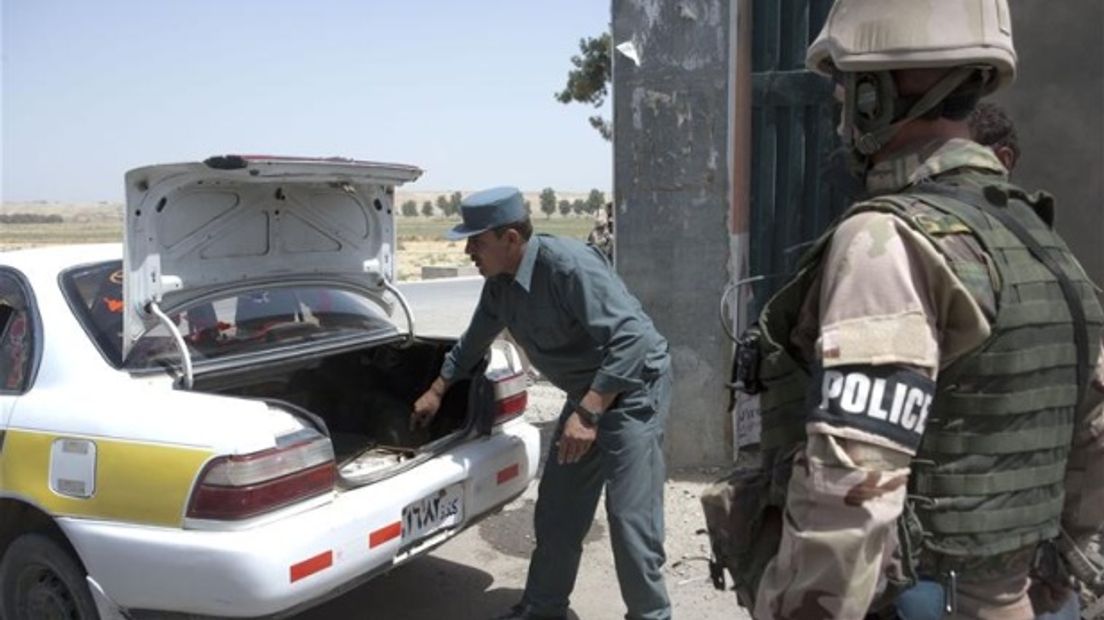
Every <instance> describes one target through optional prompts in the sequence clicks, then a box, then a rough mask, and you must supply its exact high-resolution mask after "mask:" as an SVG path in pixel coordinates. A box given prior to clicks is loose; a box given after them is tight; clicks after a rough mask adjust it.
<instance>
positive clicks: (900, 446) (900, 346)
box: [703, 0, 1104, 620]
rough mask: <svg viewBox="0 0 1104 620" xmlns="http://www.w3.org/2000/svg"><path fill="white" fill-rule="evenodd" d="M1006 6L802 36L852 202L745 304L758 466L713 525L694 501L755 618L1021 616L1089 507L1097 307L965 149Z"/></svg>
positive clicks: (846, 22)
mask: <svg viewBox="0 0 1104 620" xmlns="http://www.w3.org/2000/svg"><path fill="white" fill-rule="evenodd" d="M1008 11H1009V9H1008V6H1007V1H1006V0H985V1H979V2H971V3H963V2H948V1H947V0H878V1H873V0H837V2H836V3H835V5H834V6H833V8H832V11H831V13H830V14H829V16H828V20H827V24H826V25H825V28H824V30H823V32H822V33H821V34H820V36H819V37H818V38H817V39H816V40H815V41H814V42H813V44H812V45H811V46H810V49H809V54H808V59H807V62H808V65H809V67H810V68H811V69H813V70H815V71H818V72H820V73H823V74H826V75H830V76H832V77H833V78H834V79H835V80H836V81H837V83H838V85H839V88H838V89H837V92H838V93H841V94H842V96H843V104H844V113H843V119H842V121H843V122H842V124H841V127H840V130H841V137H842V138H843V139H844V142H845V145H846V146H847V148H848V149H850V151H851V153H852V156H853V164H854V168H855V170H856V172H857V173H859V174H861V175H862V176H863V177H864V179H865V182H866V188H867V190H868V192H869V195H870V197H869V198H868V199H866V200H864V201H863V202H860V203H858V204H856V205H855V206H853V207H852V208H851V209H850V210H849V211H848V212H847V213H846V214H845V215H844V216H843V218H842V219H841V220H840V221H839V222H838V223H837V224H836V225H835V226H834V227H833V228H832V229H831V230H829V231H828V232H827V233H826V234H825V235H824V236H823V237H822V238H821V239H820V240H819V241H818V242H817V243H816V244H815V245H814V246H813V248H812V249H811V250H810V251H809V252H808V253H807V254H806V255H805V257H804V258H803V259H802V261H801V264H800V266H799V270H798V274H797V275H796V276H795V277H794V279H793V280H791V281H790V282H789V283H788V284H787V285H786V286H785V287H783V289H782V290H781V291H780V292H779V293H778V294H777V295H775V296H774V297H773V298H772V299H771V300H770V301H769V302H768V304H767V306H766V308H765V309H764V310H763V313H762V314H761V316H760V319H759V321H758V324H757V327H756V331H757V333H758V334H759V336H758V339H757V340H755V342H757V344H755V345H754V346H755V348H756V350H757V353H758V357H759V361H758V362H757V363H756V364H755V366H756V372H755V373H753V374H755V375H756V378H755V382H756V383H757V384H759V385H761V393H760V394H759V398H760V410H761V416H762V419H761V424H762V436H761V443H760V446H759V452H758V453H757V454H756V456H757V459H758V461H757V463H756V466H755V467H753V468H751V469H750V470H745V471H743V472H740V471H738V472H737V474H735V475H734V476H733V478H732V479H730V480H729V481H728V482H729V485H728V489H729V491H728V492H727V495H724V496H723V501H720V502H717V501H713V502H712V505H713V506H714V507H717V506H722V507H724V508H725V510H726V511H727V512H726V513H725V516H724V518H726V519H728V525H727V529H726V531H725V532H724V533H723V534H722V535H720V536H714V535H713V533H714V531H715V530H717V529H718V528H715V527H714V525H713V524H714V523H716V522H717V519H716V518H715V517H716V515H717V512H716V510H714V512H713V517H714V518H710V505H711V500H710V499H709V498H703V503H705V504H706V511H707V519H709V520H710V524H711V527H710V529H711V536H713V541H714V549H715V550H716V551H719V553H720V554H722V555H727V556H728V557H723V558H722V559H723V560H725V562H726V563H727V566H728V567H729V569H730V571H732V572H733V575H734V577H735V579H736V586H737V591H738V595H739V596H740V601H741V603H742V604H745V605H747V606H749V607H752V608H753V614H754V616H755V617H756V618H800V619H802V620H805V619H816V618H857V619H858V618H863V617H864V616H866V615H867V614H871V615H874V616H876V617H894V616H895V615H896V616H897V617H903V618H904V617H908V618H916V617H940V616H941V615H943V614H944V613H946V614H947V615H948V616H949V617H962V618H1031V617H1034V615H1035V613H1036V611H1035V610H1033V609H1032V606H1031V602H1030V601H1029V598H1028V595H1027V590H1028V585H1029V577H1028V575H1029V572H1030V571H1031V568H1032V565H1033V563H1034V560H1035V557H1036V551H1037V549H1039V548H1040V546H1041V545H1044V544H1049V542H1048V541H1051V540H1055V539H1058V538H1059V536H1060V526H1061V527H1062V528H1063V529H1064V531H1065V533H1066V534H1068V535H1069V537H1071V539H1072V540H1074V541H1077V542H1080V543H1084V542H1085V541H1087V540H1088V539H1089V538H1090V537H1091V536H1092V535H1093V534H1094V533H1095V531H1096V530H1097V529H1098V528H1099V527H1100V524H1101V522H1102V519H1104V497H1102V490H1101V488H1099V487H1100V484H1101V482H1099V480H1092V479H1087V478H1091V476H1089V477H1086V476H1085V475H1084V473H1085V472H1087V471H1100V472H1104V413H1102V408H1101V407H1100V406H1099V401H1100V400H1102V398H1101V394H1100V392H1098V391H1093V390H1088V391H1087V392H1086V391H1085V390H1084V389H1082V388H1083V386H1085V385H1086V384H1087V383H1088V378H1089V375H1090V371H1091V370H1092V368H1093V366H1094V364H1095V362H1096V359H1097V353H1098V349H1097V348H1096V347H1095V346H1091V347H1090V346H1089V343H1095V337H1096V334H1097V333H1098V332H1099V329H1100V326H1101V324H1102V322H1104V313H1102V312H1101V309H1100V307H1099V305H1098V304H1097V301H1096V299H1095V296H1094V293H1093V287H1092V284H1091V283H1090V282H1089V281H1088V279H1087V277H1086V276H1085V275H1084V272H1083V270H1082V269H1081V267H1080V265H1078V263H1077V262H1076V260H1075V259H1074V258H1073V257H1072V255H1070V253H1069V251H1068V249H1067V248H1066V246H1065V244H1064V243H1063V242H1062V241H1061V239H1059V238H1058V236H1057V235H1056V234H1055V233H1054V231H1053V230H1052V218H1053V214H1054V209H1053V203H1052V201H1051V200H1050V199H1049V197H1048V196H1046V195H1043V194H1038V195H1028V194H1026V193H1024V192H1023V191H1022V190H1020V189H1018V188H1016V187H1014V186H1012V185H1010V184H1009V183H1008V181H1007V171H1006V169H1005V167H1004V166H1003V165H1002V164H1001V162H1000V161H999V160H998V159H997V157H996V156H995V155H994V153H993V151H991V150H990V149H988V148H984V147H981V146H980V145H978V144H976V143H974V142H972V141H971V140H970V139H969V138H970V131H969V126H968V124H967V122H966V119H967V116H968V115H969V113H970V111H971V110H972V109H973V107H974V106H975V105H976V103H977V100H978V98H979V97H980V96H982V95H985V94H988V93H991V92H993V91H994V90H996V89H998V88H1000V87H1003V86H1005V85H1007V84H1009V83H1010V82H1011V81H1012V79H1013V78H1014V74H1015V62H1016V56H1015V52H1014V50H1013V47H1012V40H1011V30H1010V20H1009V12H1008ZM1025 238H1029V239H1028V240H1025ZM1036 250H1037V252H1038V253H1036ZM1089 334H1092V336H1091V338H1093V339H1092V340H1090V339H1089V338H1090V336H1089ZM741 357H742V356H741ZM1097 372H1098V374H1097V377H1098V379H1100V378H1101V377H1104V375H1102V374H1100V373H1101V372H1104V370H1100V369H1098V370H1097ZM1101 386H1102V383H1100V382H1099V381H1098V382H1097V384H1096V387H1097V390H1099V389H1102V387H1101ZM1079 402H1081V403H1082V406H1081V407H1078V406H1077V405H1078V403H1079ZM1094 404H1095V405H1096V406H1092V405H1094ZM1067 467H1068V469H1069V471H1068V472H1067ZM1063 490H1065V491H1066V493H1065V497H1064V499H1063ZM713 499H716V496H714V498H713ZM722 512H724V511H722ZM1066 550H1067V551H1068V549H1066ZM902 593H904V595H903V596H902ZM1051 593H1052V594H1053V595H1054V596H1052V602H1053V603H1054V604H1055V605H1056V606H1057V605H1060V604H1061V603H1063V602H1065V598H1066V596H1067V595H1068V591H1064V590H1063V589H1062V587H1061V586H1059V585H1055V586H1054V587H1053V588H1052V589H1051ZM933 600H934V601H935V605H934V609H935V611H934V615H932V616H926V615H924V616H917V615H916V614H917V612H919V613H920V614H925V613H928V612H929V611H930V609H929V610H925V609H923V608H924V607H925V605H926V604H928V603H930V602H932V601H933ZM930 607H931V606H929V608H930Z"/></svg>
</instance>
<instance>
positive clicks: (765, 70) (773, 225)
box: [749, 0, 850, 313]
mask: <svg viewBox="0 0 1104 620" xmlns="http://www.w3.org/2000/svg"><path fill="white" fill-rule="evenodd" d="M831 6H832V2H831V0H753V2H752V36H751V45H752V54H751V63H752V145H751V204H750V207H751V208H750V248H749V251H750V267H751V274H753V275H763V276H766V277H765V278H764V279H763V280H761V281H759V282H757V283H756V284H755V285H754V288H753V293H754V296H753V298H752V300H751V305H752V308H751V310H752V312H753V313H757V312H758V310H759V309H760V308H762V306H763V304H764V303H765V302H766V300H767V299H768V298H769V296H770V295H771V294H772V293H773V292H774V291H775V290H777V289H778V287H779V286H781V284H782V283H783V282H784V281H785V276H786V275H787V274H789V273H790V272H791V271H792V270H793V267H794V266H795V264H796V262H797V259H798V258H800V256H801V254H802V251H803V250H804V249H805V248H806V247H808V245H809V243H810V242H812V241H813V240H815V239H816V238H817V236H818V235H820V233H821V232H823V231H824V229H825V228H826V227H827V225H828V224H829V222H831V221H832V219H833V218H834V217H836V216H837V215H838V214H839V213H840V212H841V211H842V210H843V209H844V208H846V206H847V204H848V202H850V197H849V196H847V195H846V194H848V193H849V191H848V188H847V186H846V185H845V184H844V183H841V182H840V181H839V178H840V175H839V174H834V173H833V170H837V169H838V168H834V167H833V166H831V165H829V157H830V155H832V153H833V152H836V151H838V149H839V139H838V137H837V136H836V133H835V125H836V121H837V118H838V105H837V104H836V103H835V102H834V100H833V99H832V89H833V85H832V83H831V81H830V80H827V79H825V78H823V77H821V76H818V75H816V74H814V73H812V72H810V71H807V70H806V69H805V49H806V47H808V44H809V42H810V41H812V39H813V38H814V37H815V36H816V35H817V33H818V32H819V31H820V28H821V26H822V25H823V24H824V20H825V19H826V18H827V16H828V10H829V9H830V8H831Z"/></svg>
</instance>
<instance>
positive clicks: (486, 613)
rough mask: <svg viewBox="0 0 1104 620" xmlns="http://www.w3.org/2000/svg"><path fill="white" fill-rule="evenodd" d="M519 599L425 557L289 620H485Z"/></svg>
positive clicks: (482, 575) (472, 571) (460, 568)
mask: <svg viewBox="0 0 1104 620" xmlns="http://www.w3.org/2000/svg"><path fill="white" fill-rule="evenodd" d="M520 599H521V590H518V589H514V588H496V587H494V577H493V576H492V575H491V574H489V573H486V572H484V571H482V570H480V569H478V568H474V567H472V566H466V565H464V564H457V563H456V562H450V561H448V560H444V559H442V558H438V557H434V556H425V557H420V558H416V559H414V560H412V561H411V562H409V563H407V564H404V565H403V566H400V567H398V568H396V569H395V570H393V571H391V572H390V573H388V574H386V575H380V576H379V577H376V578H375V579H373V580H371V581H369V582H368V583H366V584H364V585H362V586H360V587H359V588H356V589H355V590H352V591H350V592H348V593H347V594H344V595H342V596H341V597H339V598H336V599H334V600H332V601H330V602H328V603H326V604H324V605H321V606H319V607H316V608H314V609H311V610H309V611H305V612H303V613H301V614H298V615H296V616H294V620H369V619H372V620H374V619H377V618H386V619H387V620H424V619H427V618H441V619H445V618H448V619H449V620H489V619H490V618H494V617H495V616H498V615H500V614H503V613H505V612H506V611H508V610H509V609H510V607H511V606H512V605H514V604H515V603H517V602H518V601H519V600H520ZM568 618H569V619H570V620H578V617H577V616H575V615H574V614H573V613H569V614H568Z"/></svg>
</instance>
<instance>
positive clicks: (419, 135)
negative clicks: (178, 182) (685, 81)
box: [0, 0, 612, 201]
mask: <svg viewBox="0 0 1104 620" xmlns="http://www.w3.org/2000/svg"><path fill="white" fill-rule="evenodd" d="M0 3H2V5H0V6H2V15H0V17H2V39H0V41H2V48H3V69H2V87H3V90H2V112H0V118H2V125H0V135H2V141H3V150H2V158H3V159H2V171H3V176H2V181H3V184H2V185H0V197H2V198H3V200H6V201H21V200H57V201H92V200H111V201H119V200H122V198H123V187H122V184H123V182H122V179H123V173H124V172H125V171H126V170H128V169H130V168H134V167H137V166H141V165H145V164H150V163H161V162H176V161H194V160H199V159H203V158H205V157H207V156H208V155H213V154H222V153H272V154H289V155H310V156H333V155H339V156H345V157H353V158H357V159H369V160H377V161H393V162H400V163H409V164H414V165H418V166H420V167H422V168H423V169H424V170H425V171H426V173H425V175H424V176H423V177H422V178H421V179H420V180H419V181H418V182H417V183H416V184H414V185H413V186H408V188H409V189H416V190H417V189H421V190H437V189H461V190H468V189H475V188H480V187H486V186H490V185H501V184H511V185H517V186H519V187H521V188H523V189H526V190H536V189H540V188H542V187H547V186H550V187H554V188H556V189H557V190H560V191H584V190H588V189H590V188H592V187H597V188H599V189H601V190H603V191H607V192H608V190H609V187H610V185H611V177H612V162H611V149H610V145H609V143H607V142H606V141H604V140H602V138H601V136H599V135H598V133H597V132H596V131H594V130H593V129H592V128H591V127H590V125H589V124H588V123H587V121H586V118H587V117H588V116H589V115H591V114H592V113H593V109H592V108H590V107H587V106H583V105H580V104H572V105H563V104H561V103H559V102H558V101H556V100H555V99H554V98H553V93H554V92H556V91H558V90H559V89H561V88H562V87H563V85H564V82H565V80H566V76H567V72H568V70H569V68H570V61H569V58H570V56H572V55H573V54H575V53H577V51H578V41H579V39H580V38H581V37H583V36H595V35H597V34H598V33H600V32H602V31H604V30H606V29H607V28H608V25H609V19H610V14H609V11H610V9H609V2H608V1H606V0H510V1H506V0H455V1H445V0H360V1H354V0H347V1H339V0H297V1H292V0H269V1H262V0H238V1H233V0H219V1H216V0H171V1H170V0H145V1H141V2H139V1H137V0H134V1H131V0H98V1H94V2H88V1H81V0H66V1H61V0H0ZM605 108H606V109H605V110H604V111H603V113H604V114H605V115H606V116H608V115H609V103H608V102H607V104H606V106H605Z"/></svg>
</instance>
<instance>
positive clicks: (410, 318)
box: [383, 278, 414, 348]
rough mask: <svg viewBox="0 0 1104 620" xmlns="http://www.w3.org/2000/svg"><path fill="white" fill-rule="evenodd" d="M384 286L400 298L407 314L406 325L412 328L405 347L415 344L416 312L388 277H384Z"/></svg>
mask: <svg viewBox="0 0 1104 620" xmlns="http://www.w3.org/2000/svg"><path fill="white" fill-rule="evenodd" d="M383 286H384V288H386V289H387V290H389V291H391V294H392V295H394V296H395V298H396V299H398V300H399V305H400V306H402V309H403V313H404V314H406V325H407V328H409V329H410V333H409V334H407V336H406V342H404V343H403V344H402V347H403V348H406V347H409V346H410V345H412V344H414V313H413V312H412V311H411V310H410V304H408V303H407V302H406V297H403V294H402V293H401V292H400V291H399V289H398V288H397V287H395V286H394V285H392V284H391V283H390V282H388V281H387V278H384V279H383Z"/></svg>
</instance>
